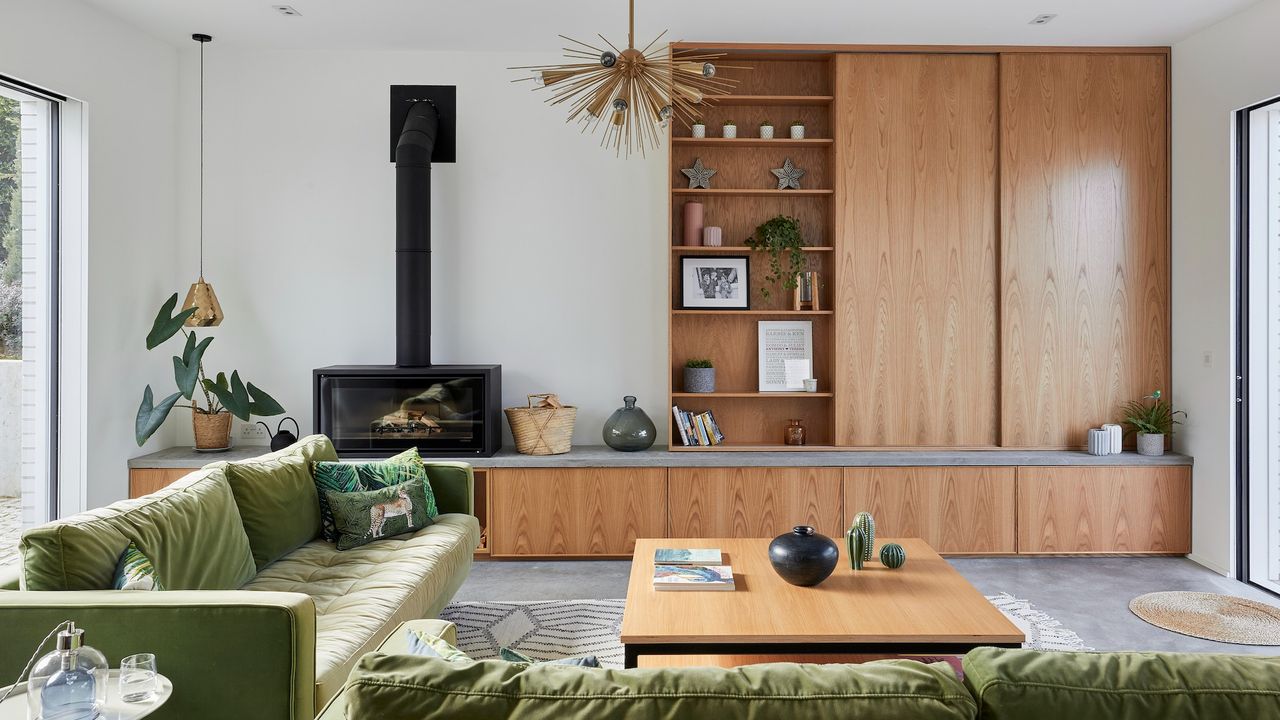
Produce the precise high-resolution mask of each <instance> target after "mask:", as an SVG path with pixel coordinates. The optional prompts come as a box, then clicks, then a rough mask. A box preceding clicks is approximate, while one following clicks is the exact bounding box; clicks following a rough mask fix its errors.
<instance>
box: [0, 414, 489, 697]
mask: <svg viewBox="0 0 1280 720" xmlns="http://www.w3.org/2000/svg"><path fill="white" fill-rule="evenodd" d="M336 459H337V455H336V454H335V452H334V449H333V445H332V444H331V443H330V442H329V440H328V438H325V437H324V436H320V435H313V436H310V437H307V438H303V439H302V440H300V441H299V442H298V443H296V444H294V445H293V446H291V447H289V448H286V449H284V450H281V451H279V452H275V453H271V454H269V455H264V456H262V457H258V458H254V459H251V460H245V461H238V462H235V463H225V462H219V463H214V464H212V465H208V466H206V467H205V468H203V469H201V470H199V471H197V472H195V473H192V474H190V475H188V476H187V477H185V478H183V479H181V480H178V481H177V482H175V483H174V484H172V485H170V486H169V487H167V488H165V489H163V490H161V491H159V492H157V493H154V494H151V495H148V496H146V497H143V498H138V499H136V500H127V501H122V502H118V503H114V504H112V505H109V506H107V507H105V508H101V509H98V510H92V511H90V512H87V513H82V514H80V515H76V516H73V517H69V518H66V519H63V520H59V521H57V522H53V523H49V524H47V525H44V526H41V527H38V528H34V529H32V530H30V531H28V532H26V533H25V534H24V535H23V537H22V540H21V543H20V551H21V557H22V562H21V568H20V578H19V580H20V582H19V587H20V589H19V590H17V591H9V592H0V627H2V628H4V631H3V642H2V643H0V678H2V679H0V686H3V685H6V684H8V683H9V682H10V681H11V679H12V678H15V677H17V675H18V673H19V671H20V670H21V669H22V666H23V664H24V663H25V662H26V660H27V658H28V656H29V655H30V654H31V652H32V650H33V649H34V648H35V646H36V644H37V643H38V642H39V641H40V639H41V638H43V637H44V635H45V634H46V633H47V632H48V631H49V630H50V629H51V628H52V627H53V626H54V625H56V624H57V623H59V622H61V621H62V620H66V619H70V620H75V621H76V622H77V623H78V624H79V625H80V626H82V627H83V628H85V633H86V641H87V642H88V644H90V645H93V646H94V647H97V648H98V649H100V650H102V651H103V652H105V653H106V655H107V659H108V660H109V661H110V662H111V663H112V665H116V664H118V663H119V661H120V658H122V657H124V656H126V655H129V654H132V653H137V652H154V653H155V654H156V658H157V663H158V665H159V669H160V672H162V673H164V674H165V675H166V676H168V677H169V678H170V679H171V680H172V681H173V684H174V694H173V696H172V698H171V699H170V700H169V702H168V703H166V705H165V706H164V707H163V708H161V709H160V710H158V711H157V712H156V713H155V714H154V715H152V717H154V718H157V720H166V719H170V720H176V719H181V720H203V719H206V718H207V719H209V720H214V719H215V718H216V719H218V720H225V719H226V718H234V719H235V720H259V719H260V720H312V719H313V718H314V717H315V714H316V711H317V709H318V708H320V707H321V706H323V704H324V703H325V702H327V701H328V700H329V699H330V698H331V697H332V696H333V695H334V694H335V693H337V692H338V691H339V690H340V689H341V687H342V685H343V683H344V681H345V680H346V679H347V676H348V675H349V673H350V672H351V670H352V668H353V666H354V665H355V663H356V662H357V661H358V660H359V658H360V657H361V656H363V655H364V654H366V653H368V652H369V651H370V650H373V649H374V648H376V647H377V646H378V644H379V643H381V642H382V641H383V639H384V638H386V637H387V635H388V633H389V632H391V630H392V629H393V628H395V627H397V626H399V625H400V623H402V622H404V621H406V620H410V619H414V618H428V617H432V616H434V615H435V614H437V613H438V612H439V611H440V610H441V609H442V608H443V607H444V606H445V604H447V603H448V602H449V600H450V598H451V597H452V596H453V594H454V593H455V592H457V589H458V588H459V587H460V586H461V585H462V583H463V581H464V580H465V579H466V577H467V573H468V572H469V571H470V568H471V561H472V554H473V551H474V549H475V547H476V545H477V544H478V543H479V540H480V527H479V523H478V521H477V520H476V518H475V517H474V512H473V506H472V493H473V476H472V472H471V468H470V466H469V465H467V464H465V463H433V462H429V463H427V464H426V465H427V475H428V478H429V480H430V483H431V487H432V490H433V491H434V492H435V495H436V500H437V504H438V506H439V509H440V512H441V515H440V516H439V517H438V518H437V519H436V522H435V523H434V524H432V525H430V526H428V527H427V528H425V529H423V530H421V531H419V532H417V533H414V534H411V535H403V536H400V537H397V538H389V539H385V540H378V541H375V542H373V543H370V544H368V545H365V546H362V547H359V548H355V549H352V550H347V551H343V552H339V551H338V550H337V549H336V548H335V547H334V545H333V544H331V543H327V542H325V541H324V540H323V539H321V538H320V537H319V534H320V515H319V508H318V503H317V498H316V489H315V485H314V483H313V482H312V481H311V476H310V463H311V462H312V461H316V460H336ZM130 541H132V542H134V543H135V544H136V545H137V546H138V547H139V549H141V550H142V551H143V553H144V554H146V555H147V556H148V557H149V558H151V560H152V561H153V563H154V564H155V566H156V574H157V577H158V579H159V580H160V581H161V582H162V583H163V584H164V586H165V591H163V592H140V591H116V590H110V589H108V588H110V587H111V579H112V575H113V572H114V569H115V565H116V561H117V559H118V558H119V556H120V554H121V553H122V552H123V551H124V550H125V548H126V547H127V545H128V543H129V542H130Z"/></svg>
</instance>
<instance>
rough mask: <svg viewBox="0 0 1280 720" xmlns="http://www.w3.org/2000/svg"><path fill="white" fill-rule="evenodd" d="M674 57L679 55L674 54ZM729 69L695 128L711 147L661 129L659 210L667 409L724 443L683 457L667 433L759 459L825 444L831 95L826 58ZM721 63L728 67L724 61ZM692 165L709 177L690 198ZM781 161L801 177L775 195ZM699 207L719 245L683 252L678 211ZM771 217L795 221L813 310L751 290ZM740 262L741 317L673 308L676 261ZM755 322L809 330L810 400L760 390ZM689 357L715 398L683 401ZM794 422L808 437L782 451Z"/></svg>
mask: <svg viewBox="0 0 1280 720" xmlns="http://www.w3.org/2000/svg"><path fill="white" fill-rule="evenodd" d="M675 49H677V50H679V49H685V46H681V45H679V44H677V45H676V46H675ZM731 59H732V63H731V64H733V65H735V66H744V67H748V68H750V69H749V70H728V69H726V70H724V71H723V72H724V75H725V76H726V77H730V78H732V79H734V80H736V81H738V85H737V87H736V88H735V92H734V94H733V95H729V96H727V97H717V98H714V99H713V100H711V101H709V102H708V104H707V105H705V106H704V107H703V108H702V109H701V112H702V120H703V121H704V122H705V124H706V126H707V133H708V135H710V136H711V137H706V138H694V137H692V130H691V128H690V127H689V126H688V125H687V124H684V123H680V122H677V123H673V124H672V128H671V143H670V148H671V150H670V152H671V163H670V166H671V167H670V172H671V179H670V186H671V197H670V208H671V216H670V217H671V233H670V236H669V238H668V240H669V244H670V246H671V253H670V258H671V263H670V265H671V271H670V278H671V282H670V303H671V308H672V310H671V320H670V324H669V327H670V376H671V394H670V400H671V402H670V403H669V404H668V409H669V407H670V405H679V406H680V407H682V408H684V409H686V410H690V411H693V412H701V411H703V410H711V411H712V412H714V413H715V416H716V420H717V421H718V422H719V423H720V426H721V428H722V429H723V430H724V433H725V437H726V440H725V443H724V444H723V445H717V446H713V447H690V448H685V447H684V446H683V445H682V444H681V441H680V433H679V432H678V431H677V430H676V429H675V427H674V422H673V420H672V417H671V415H670V413H668V415H667V422H668V423H669V424H671V425H672V432H671V438H672V440H671V447H672V448H673V449H678V450H688V451H691V452H698V451H718V452H724V451H735V450H740V451H761V450H814V449H831V445H832V443H833V442H834V438H835V434H834V429H833V427H834V417H835V412H834V403H835V400H836V392H835V390H834V388H833V387H832V381H833V377H834V368H833V361H832V354H833V346H834V334H835V320H836V318H835V315H836V312H835V311H834V310H832V309H830V308H832V307H833V305H832V304H831V303H832V301H833V297H832V295H833V289H834V283H833V282H832V277H831V275H832V273H833V272H835V252H836V250H837V248H836V241H835V233H834V209H833V196H834V193H835V173H836V167H835V140H834V139H833V138H834V133H833V129H834V127H835V123H834V119H833V118H832V109H833V106H834V102H835V97H834V68H833V57H832V56H831V55H829V54H806V55H799V54H795V53H769V52H741V53H740V52H734V53H732V58H731ZM726 64H730V63H728V62H727V61H726ZM726 120H733V121H734V122H735V123H736V124H737V127H738V137H737V138H724V137H719V135H720V133H721V128H722V126H723V124H724V122H725V121H726ZM765 120H768V121H770V122H771V123H772V124H773V126H774V133H775V137H774V138H773V139H768V140H766V139H763V138H760V137H759V135H758V133H759V127H760V123H761V122H762V121H765ZM796 120H799V121H801V122H803V123H804V125H805V135H806V137H805V139H803V140H792V139H791V138H790V126H791V123H792V122H793V121H796ZM698 158H701V159H702V162H703V164H704V165H705V166H706V167H709V168H713V169H715V170H716V175H715V176H714V178H713V179H712V183H711V185H712V187H711V189H709V190H708V189H701V188H700V189H690V188H689V187H688V179H687V178H686V177H685V176H684V175H683V174H682V173H681V172H680V169H681V168H687V167H690V166H691V165H692V164H693V162H694V160H695V159H698ZM788 158H790V159H791V160H792V162H794V163H795V164H796V165H797V166H799V167H801V168H803V169H804V170H805V176H804V178H803V179H802V180H801V187H802V188H803V189H801V190H779V189H777V178H775V177H774V175H773V174H772V173H771V172H769V171H770V170H771V169H772V168H777V167H781V166H782V164H783V162H784V161H785V160H787V159H788ZM686 202H700V203H702V205H703V208H704V214H705V224H706V225H709V226H719V227H721V228H722V229H723V236H724V243H725V244H724V245H723V246H720V247H702V246H685V245H683V244H682V240H683V232H682V227H683V206H684V204H685V203H686ZM776 215H788V216H791V217H795V218H796V219H797V220H799V221H800V225H801V230H802V232H803V234H804V237H805V241H806V243H807V244H808V245H809V247H807V248H805V257H806V260H807V261H808V263H807V264H808V266H809V269H811V270H816V271H818V272H819V273H821V274H822V277H823V283H824V287H823V288H822V290H821V307H822V308H823V309H822V310H817V311H803V312H801V311H795V310H793V309H792V293H791V291H789V290H784V289H783V288H782V287H781V285H780V284H779V285H777V286H773V287H771V288H770V290H771V296H770V297H769V298H765V297H763V296H762V294H761V292H760V289H761V287H762V286H763V284H764V276H765V275H766V274H767V268H768V258H767V256H765V255H764V254H762V253H752V252H751V250H750V249H749V248H747V247H745V243H746V240H747V238H749V237H750V236H751V235H752V233H753V232H754V231H755V228H756V226H758V225H760V224H761V223H763V222H765V221H766V220H768V219H770V218H772V217H774V216H776ZM698 254H707V255H741V254H749V255H751V273H750V275H751V278H750V281H751V282H750V292H751V307H750V309H749V310H682V309H679V308H680V275H679V273H680V263H681V259H682V258H683V257H686V256H688V255H698ZM761 320H807V321H811V322H812V323H813V336H814V337H813V344H814V375H815V376H816V377H817V379H818V389H819V391H820V392H816V393H804V392H760V391H759V384H758V379H759V370H758V367H757V347H758V344H757V324H758V323H759V322H760V321H761ZM691 358H708V359H710V360H711V361H712V362H713V363H714V364H715V366H716V390H717V392H715V393H686V392H684V391H683V387H682V385H683V381H684V364H685V361H687V360H689V359H691ZM792 418H797V419H800V420H802V421H803V422H804V424H805V428H806V431H807V433H808V440H807V444H806V445H805V446H803V447H794V446H787V445H784V444H783V429H784V428H785V427H786V425H787V421H788V420H790V419H792Z"/></svg>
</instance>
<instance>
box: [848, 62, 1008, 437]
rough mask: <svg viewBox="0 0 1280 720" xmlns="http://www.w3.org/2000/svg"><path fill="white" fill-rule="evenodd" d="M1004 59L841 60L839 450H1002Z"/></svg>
mask: <svg viewBox="0 0 1280 720" xmlns="http://www.w3.org/2000/svg"><path fill="white" fill-rule="evenodd" d="M996 80H997V62H996V58H995V56H994V55H941V54H938V55H915V54H901V55H897V54H878V53H871V54H846V55H839V56H838V57H837V58H836V157H837V169H836V181H837V183H838V185H837V189H836V203H837V204H836V211H835V212H836V234H837V241H836V244H837V248H836V256H837V273H836V278H835V280H836V289H835V294H836V303H835V307H836V312H837V316H838V318H839V322H838V323H837V330H836V364H835V368H836V377H835V381H836V387H835V391H836V395H837V397H839V398H840V402H839V403H837V404H836V406H835V407H836V440H835V442H836V444H837V445H848V446H953V447H955V446H994V445H997V444H998V443H999V436H998V435H999V420H998V410H999V400H998V398H999V394H998V393H999V382H1000V379H999V364H998V357H999V350H998V348H997V346H996V343H997V334H998V329H999V328H998V322H999V320H998V317H999V316H998V313H997V311H996V301H997V296H998V280H999V273H998V270H997V267H998V266H997V263H996V251H997V247H998V244H999V243H998V236H997V231H996V218H997V199H996V190H997V180H996V177H997V175H996V160H997V150H996V148H997V142H996V140H997V128H996V117H997V109H996V100H997V86H996Z"/></svg>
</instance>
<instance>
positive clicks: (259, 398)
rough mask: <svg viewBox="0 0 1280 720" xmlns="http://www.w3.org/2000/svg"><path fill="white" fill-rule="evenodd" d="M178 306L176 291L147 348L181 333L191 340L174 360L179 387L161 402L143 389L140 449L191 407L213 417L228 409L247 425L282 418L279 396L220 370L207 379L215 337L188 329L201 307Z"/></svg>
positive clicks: (137, 433) (138, 436)
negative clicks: (177, 412) (173, 414)
mask: <svg viewBox="0 0 1280 720" xmlns="http://www.w3.org/2000/svg"><path fill="white" fill-rule="evenodd" d="M177 306H178V293H174V294H173V295H170V296H169V299H168V300H166V301H165V303H164V305H162V306H161V307H160V312H159V313H157V314H156V319H155V322H154V323H152V325H151V332H149V333H147V349H148V350H154V349H156V348H157V347H159V346H160V345H161V344H162V343H164V342H165V341H166V340H168V339H169V338H171V337H173V336H174V335H177V334H178V332H179V331H181V332H182V334H183V335H184V336H186V343H185V345H184V346H183V348H182V356H181V357H179V356H177V355H174V356H173V380H174V384H176V385H177V386H178V392H176V393H173V394H172V395H169V396H168V397H166V398H164V399H162V400H161V401H160V402H156V401H155V396H154V395H153V394H152V392H151V386H150V385H147V389H146V390H144V391H142V404H141V405H139V406H138V417H137V420H136V421H135V422H134V439H135V440H137V441H138V445H139V446H141V445H142V444H143V443H145V442H146V441H147V439H148V438H150V437H151V436H152V435H154V434H155V432H156V430H159V429H160V426H161V425H163V424H164V421H165V419H166V418H168V417H169V411H170V410H172V409H173V408H174V407H185V408H190V409H191V412H195V413H204V414H208V415H215V414H217V413H220V412H224V411H225V412H229V413H231V414H232V415H235V416H236V417H238V418H240V419H241V420H244V421H246V422H247V421H248V420H249V417H250V416H251V415H257V416H258V417H270V416H272V415H280V414H282V413H283V412H284V408H283V407H281V406H280V403H278V402H276V401H275V398H273V397H271V396H270V395H268V394H266V393H265V392H263V391H262V390H259V389H258V388H257V387H255V386H254V384H253V383H245V382H244V381H243V380H241V379H240V372H239V371H237V370H232V371H231V377H230V378H228V377H227V375H226V373H221V372H220V373H218V374H217V376H215V377H214V379H213V380H210V379H209V378H208V377H206V376H205V374H204V352H205V350H208V349H209V343H212V342H213V338H211V337H207V338H205V339H203V340H198V339H197V338H196V334H195V333H194V332H190V331H188V330H186V329H185V328H184V327H183V326H182V324H183V323H184V322H186V320H187V318H189V317H191V316H192V315H193V314H194V313H195V311H196V308H190V309H188V310H183V311H182V312H180V313H178V314H177V315H174V314H173V310H174V308H176V307H177ZM197 386H199V388H200V391H201V393H200V394H201V395H202V396H203V398H204V405H203V406H201V404H200V397H199V396H197V395H196V387H197ZM184 398H185V399H186V400H187V401H188V402H190V403H191V404H190V405H179V404H178V401H179V400H181V399H184Z"/></svg>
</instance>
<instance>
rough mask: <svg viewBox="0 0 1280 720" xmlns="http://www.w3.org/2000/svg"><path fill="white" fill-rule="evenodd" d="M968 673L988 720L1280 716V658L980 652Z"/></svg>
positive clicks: (968, 659) (971, 658)
mask: <svg viewBox="0 0 1280 720" xmlns="http://www.w3.org/2000/svg"><path fill="white" fill-rule="evenodd" d="M964 674H965V684H966V685H968V686H969V689H970V690H971V691H972V693H973V696H974V697H975V698H977V700H978V706H979V710H980V714H979V717H982V718H984V719H988V718H989V719H990V720H1079V719H1080V718H1105V719H1106V720H1150V719H1153V718H1160V720H1198V719H1200V718H1264V717H1280V658H1266V657H1250V656H1241V655H1210V654H1192V653H1156V652H1145V653H1137V652H1135V653H1060V652H1036V651H1034V650H1002V649H998V648H980V649H978V650H974V651H972V652H970V653H969V654H968V655H966V656H965V658H964Z"/></svg>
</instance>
